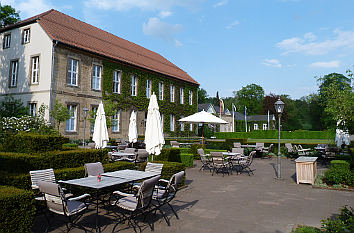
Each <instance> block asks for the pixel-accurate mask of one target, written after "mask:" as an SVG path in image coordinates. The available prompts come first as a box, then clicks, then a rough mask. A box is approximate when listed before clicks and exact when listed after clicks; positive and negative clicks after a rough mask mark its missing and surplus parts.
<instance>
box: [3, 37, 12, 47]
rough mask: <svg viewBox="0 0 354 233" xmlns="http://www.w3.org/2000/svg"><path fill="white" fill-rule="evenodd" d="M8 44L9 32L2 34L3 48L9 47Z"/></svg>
mask: <svg viewBox="0 0 354 233" xmlns="http://www.w3.org/2000/svg"><path fill="white" fill-rule="evenodd" d="M10 44H11V34H6V35H5V36H4V41H3V46H2V47H3V48H4V49H7V48H10Z"/></svg>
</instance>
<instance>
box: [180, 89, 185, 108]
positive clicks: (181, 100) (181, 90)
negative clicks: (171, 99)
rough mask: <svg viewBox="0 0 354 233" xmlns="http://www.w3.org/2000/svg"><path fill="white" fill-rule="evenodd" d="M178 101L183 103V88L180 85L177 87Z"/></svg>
mask: <svg viewBox="0 0 354 233" xmlns="http://www.w3.org/2000/svg"><path fill="white" fill-rule="evenodd" d="M179 102H180V104H184V89H183V87H181V88H180V89H179Z"/></svg>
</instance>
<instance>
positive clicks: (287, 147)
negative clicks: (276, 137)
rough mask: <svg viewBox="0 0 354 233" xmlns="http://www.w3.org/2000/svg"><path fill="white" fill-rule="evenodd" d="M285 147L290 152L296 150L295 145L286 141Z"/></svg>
mask: <svg viewBox="0 0 354 233" xmlns="http://www.w3.org/2000/svg"><path fill="white" fill-rule="evenodd" d="M285 147H286V149H288V152H289V153H292V152H294V149H293V146H292V145H291V143H285Z"/></svg>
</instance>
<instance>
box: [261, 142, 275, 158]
mask: <svg viewBox="0 0 354 233" xmlns="http://www.w3.org/2000/svg"><path fill="white" fill-rule="evenodd" d="M273 146H274V144H270V145H269V147H268V148H263V156H262V158H264V157H267V158H268V159H271V158H272V156H271V155H270V152H271V151H272V150H273Z"/></svg>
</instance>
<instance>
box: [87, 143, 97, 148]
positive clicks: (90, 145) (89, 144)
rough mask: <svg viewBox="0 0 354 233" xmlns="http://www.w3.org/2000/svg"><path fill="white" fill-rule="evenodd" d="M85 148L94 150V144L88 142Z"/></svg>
mask: <svg viewBox="0 0 354 233" xmlns="http://www.w3.org/2000/svg"><path fill="white" fill-rule="evenodd" d="M87 147H88V148H90V149H95V148H96V143H94V142H90V143H88V144H87Z"/></svg>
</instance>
